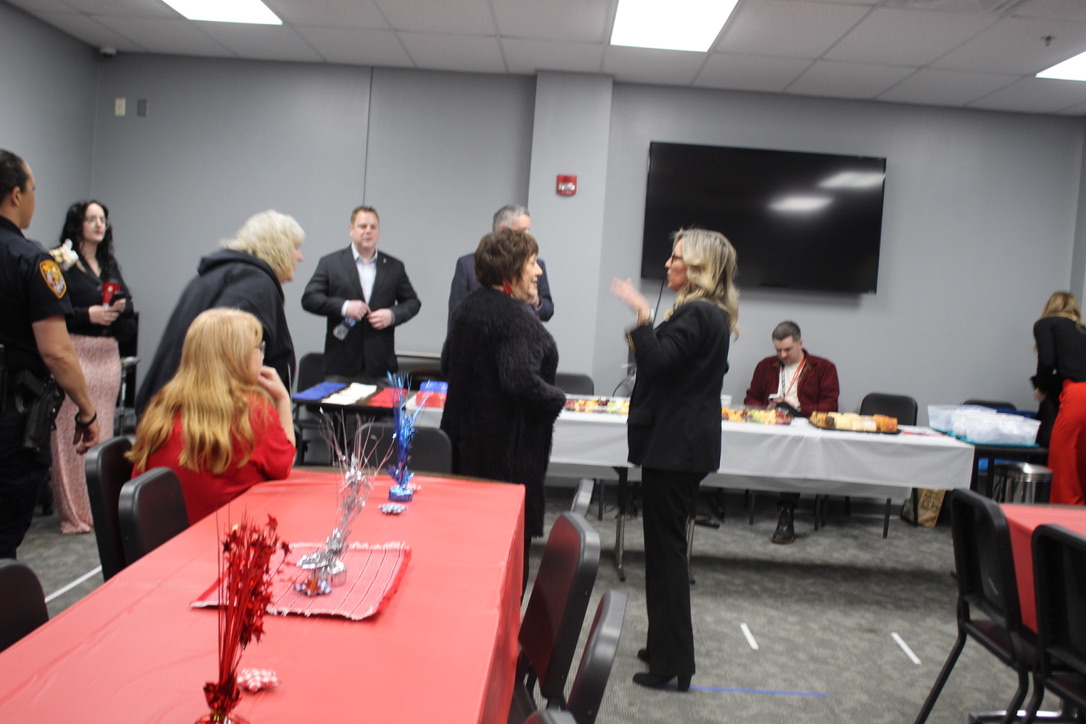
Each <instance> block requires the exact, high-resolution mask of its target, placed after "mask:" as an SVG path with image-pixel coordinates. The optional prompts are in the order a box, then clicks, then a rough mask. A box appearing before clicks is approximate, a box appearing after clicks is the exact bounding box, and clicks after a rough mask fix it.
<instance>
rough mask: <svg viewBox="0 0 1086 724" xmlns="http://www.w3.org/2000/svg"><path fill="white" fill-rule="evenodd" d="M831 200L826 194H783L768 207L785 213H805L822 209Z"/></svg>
mask: <svg viewBox="0 0 1086 724" xmlns="http://www.w3.org/2000/svg"><path fill="white" fill-rule="evenodd" d="M831 201H832V199H830V198H829V197H828V196H783V197H781V198H779V199H777V200H776V201H774V202H773V203H771V204H770V205H769V208H771V209H773V210H774V211H779V212H782V213H786V214H806V213H810V212H812V211H820V210H822V209H824V208H825V207H827V206H829V205H830V202H831Z"/></svg>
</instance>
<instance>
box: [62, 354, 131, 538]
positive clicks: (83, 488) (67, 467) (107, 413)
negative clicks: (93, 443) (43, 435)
mask: <svg viewBox="0 0 1086 724" xmlns="http://www.w3.org/2000/svg"><path fill="white" fill-rule="evenodd" d="M72 344H73V345H74V346H75V353H76V355H77V356H78V357H79V365H80V366H81V367H82V368H83V376H84V377H86V379H87V388H88V389H89V390H90V396H91V399H92V400H94V407H95V409H96V410H97V411H98V429H99V431H100V433H101V434H100V437H99V440H103V441H104V440H108V439H109V438H110V437H112V436H113V415H114V412H115V411H116V406H117V395H118V394H120V391H121V356H120V353H119V352H118V351H117V340H116V339H114V338H113V337H84V336H82V335H78V334H73V335H72ZM77 411H78V408H77V407H76V406H75V403H73V402H72V401H71V399H68V398H65V399H64V404H63V405H61V407H60V414H58V415H57V429H56V430H54V431H53V439H52V448H53V467H52V469H51V470H50V475H49V479H50V484H51V485H52V486H53V498H54V504H55V506H56V509H57V515H58V516H59V517H60V532H61V533H90V532H91V531H93V530H94V520H93V518H92V517H91V510H90V501H89V499H88V498H87V478H86V474H85V472H84V467H83V466H84V461H85V460H86V456H85V455H80V454H78V453H77V452H76V451H75V446H74V445H73V444H72V439H73V438H74V437H75V414H76V412H77Z"/></svg>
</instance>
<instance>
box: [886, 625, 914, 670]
mask: <svg viewBox="0 0 1086 724" xmlns="http://www.w3.org/2000/svg"><path fill="white" fill-rule="evenodd" d="M890 636H891V637H893V639H894V641H897V645H898V646H900V647H901V650H902V651H904V652H905V655H906V656H908V657H909V660H910V661H912V662H913V663H914V664H917V665H919V664H920V659H919V658H918V657H917V655H916V654H914V653H913V650H912V649H910V648H909V645H908V644H907V643H905V639H903V638H901V637H900V636H898V635H897V634H896V633H895V632H893V631H891V632H890Z"/></svg>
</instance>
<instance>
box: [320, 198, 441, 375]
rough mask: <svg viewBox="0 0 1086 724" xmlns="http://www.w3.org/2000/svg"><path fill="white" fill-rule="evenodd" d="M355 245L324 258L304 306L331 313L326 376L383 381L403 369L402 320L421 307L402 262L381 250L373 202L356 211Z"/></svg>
mask: <svg viewBox="0 0 1086 724" xmlns="http://www.w3.org/2000/svg"><path fill="white" fill-rule="evenodd" d="M348 233H349V235H350V237H351V245H350V246H348V247H347V248H346V249H342V250H340V251H336V252H333V253H331V254H328V255H327V256H324V257H323V258H321V260H320V261H319V262H318V263H317V270H316V271H315V272H314V273H313V278H312V279H310V280H309V283H308V284H306V286H305V291H304V292H303V293H302V308H303V309H305V310H306V311H307V312H312V313H313V314H319V315H321V316H322V317H325V318H327V326H328V330H327V334H326V335H325V340H324V376H325V377H326V378H350V379H360V380H367V381H375V380H383V379H384V377H385V375H386V374H387V373H389V372H395V371H397V370H398V369H399V366H398V364H397V362H396V332H395V328H396V327H397V326H398V325H401V324H403V323H404V322H406V321H408V320H410V319H411V318H413V317H414V316H415V315H416V314H418V313H419V308H420V307H421V306H422V304H421V302H419V298H418V295H417V294H415V289H414V287H412V286H411V280H410V279H409V278H408V276H407V271H406V269H405V268H404V265H403V262H402V261H400V260H399V259H397V258H396V257H394V256H390V255H388V254H386V253H384V252H379V251H378V250H377V241H378V240H379V239H380V237H381V220H380V218H379V217H378V215H377V211H376V210H375V209H374V208H372V207H370V206H359V207H357V208H356V209H355V210H354V211H352V212H351V225H350V226H349V227H348Z"/></svg>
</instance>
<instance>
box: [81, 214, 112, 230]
mask: <svg viewBox="0 0 1086 724" xmlns="http://www.w3.org/2000/svg"><path fill="white" fill-rule="evenodd" d="M83 223H84V224H101V225H102V226H104V227H106V228H107V229H108V228H109V219H107V218H106V217H104V216H86V217H84V218H83Z"/></svg>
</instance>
